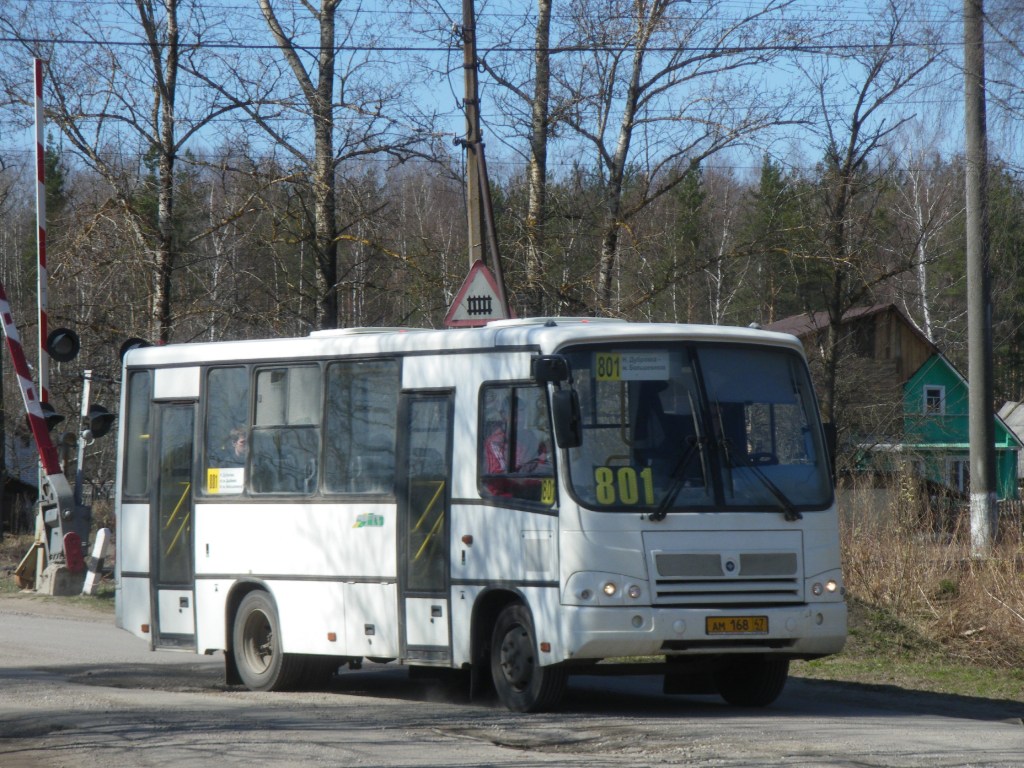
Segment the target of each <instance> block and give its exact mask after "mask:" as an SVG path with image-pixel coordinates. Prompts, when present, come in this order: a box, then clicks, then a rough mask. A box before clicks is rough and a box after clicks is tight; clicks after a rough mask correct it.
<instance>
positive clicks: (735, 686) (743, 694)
mask: <svg viewBox="0 0 1024 768" xmlns="http://www.w3.org/2000/svg"><path fill="white" fill-rule="evenodd" d="M788 676H789V660H788V659H776V658H765V657H763V656H751V657H740V658H737V659H736V660H723V661H722V662H721V665H720V666H719V667H718V668H717V669H716V670H715V674H714V679H715V687H716V688H718V694H719V695H720V696H721V697H722V698H723V699H725V700H726V702H728V703H729V704H732V705H733V706H734V707H766V706H768V705H769V704H771V703H772V702H773V701H775V700H776V699H777V698H778V697H779V694H780V693H782V689H783V688H784V687H785V685H786V679H787V677H788Z"/></svg>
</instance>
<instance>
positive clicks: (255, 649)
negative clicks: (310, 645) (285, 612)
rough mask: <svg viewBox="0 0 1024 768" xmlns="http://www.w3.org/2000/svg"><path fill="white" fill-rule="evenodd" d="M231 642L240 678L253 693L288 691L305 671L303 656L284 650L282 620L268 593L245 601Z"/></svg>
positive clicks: (250, 596) (236, 616)
mask: <svg viewBox="0 0 1024 768" xmlns="http://www.w3.org/2000/svg"><path fill="white" fill-rule="evenodd" d="M232 640H233V642H232V653H233V654H234V656H235V664H236V665H237V667H238V675H239V677H241V679H242V683H243V684H244V685H245V687H246V688H248V689H249V690H251V691H284V690H288V689H289V688H290V687H292V686H293V685H294V684H295V683H296V681H297V680H298V679H299V677H300V675H301V674H302V672H303V670H304V668H305V665H304V664H303V660H302V657H301V656H295V655H292V654H286V653H283V652H282V651H281V621H280V619H278V616H277V608H276V607H275V605H274V601H273V600H272V599H271V597H270V595H268V594H267V593H266V592H263V591H260V590H257V591H255V592H250V593H249V594H248V595H246V596H245V597H244V598H242V602H241V604H240V605H239V606H238V613H236V614H235V622H234V628H233V632H232Z"/></svg>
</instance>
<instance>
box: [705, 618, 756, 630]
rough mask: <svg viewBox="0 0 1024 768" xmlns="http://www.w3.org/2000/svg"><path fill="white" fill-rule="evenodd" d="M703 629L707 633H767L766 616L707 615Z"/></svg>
mask: <svg viewBox="0 0 1024 768" xmlns="http://www.w3.org/2000/svg"><path fill="white" fill-rule="evenodd" d="M704 630H705V632H707V634H709V635H767V634H768V617H767V616H708V617H707V618H706V619H704Z"/></svg>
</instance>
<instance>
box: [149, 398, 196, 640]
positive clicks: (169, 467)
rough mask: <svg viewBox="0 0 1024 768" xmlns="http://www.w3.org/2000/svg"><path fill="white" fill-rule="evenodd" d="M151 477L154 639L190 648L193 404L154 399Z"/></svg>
mask: <svg viewBox="0 0 1024 768" xmlns="http://www.w3.org/2000/svg"><path fill="white" fill-rule="evenodd" d="M155 408H156V417H157V418H156V424H157V430H156V439H157V441H158V445H157V448H156V455H157V462H158V463H157V467H156V482H155V483H153V503H152V506H151V508H152V510H153V518H152V522H151V525H152V526H153V530H154V531H155V532H156V535H155V536H154V537H153V551H152V563H153V571H152V578H153V582H152V584H153V605H154V606H155V611H154V616H153V624H154V630H153V645H154V647H155V648H195V644H196V630H195V626H196V622H195V562H194V557H193V544H192V518H193V514H192V513H193V509H192V498H193V494H192V459H193V456H192V452H193V446H194V444H195V405H194V404H193V403H158V404H156V405H155Z"/></svg>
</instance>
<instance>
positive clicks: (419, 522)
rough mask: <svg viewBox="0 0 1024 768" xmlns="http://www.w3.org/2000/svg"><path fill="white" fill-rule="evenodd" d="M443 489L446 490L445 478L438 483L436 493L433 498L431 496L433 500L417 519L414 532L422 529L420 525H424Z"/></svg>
mask: <svg viewBox="0 0 1024 768" xmlns="http://www.w3.org/2000/svg"><path fill="white" fill-rule="evenodd" d="M443 490H444V480H441V481H439V482H438V484H437V491H436V492H435V493H434V496H433V498H431V500H430V501H429V502H428V503H427V506H426V508H425V509H424V510H423V514H422V515H420V519H419V520H417V521H416V525H415V526H414V527H413V531H414V532H415V531H418V530H419V529H420V526H421V525H423V521H424V520H426V519H427V515H429V514H430V511H431V510H432V509H433V508H434V504H436V503H437V499H438V497H440V495H441V491H443ZM428 535H429V534H428Z"/></svg>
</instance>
